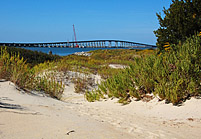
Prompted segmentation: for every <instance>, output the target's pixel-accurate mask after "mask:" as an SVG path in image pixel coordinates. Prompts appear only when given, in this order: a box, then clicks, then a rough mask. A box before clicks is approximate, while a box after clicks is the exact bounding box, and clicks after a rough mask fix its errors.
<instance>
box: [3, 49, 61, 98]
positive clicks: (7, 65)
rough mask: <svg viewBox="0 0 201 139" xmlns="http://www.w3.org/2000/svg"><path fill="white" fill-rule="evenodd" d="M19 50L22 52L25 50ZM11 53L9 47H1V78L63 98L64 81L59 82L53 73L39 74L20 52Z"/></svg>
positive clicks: (27, 88) (22, 87)
mask: <svg viewBox="0 0 201 139" xmlns="http://www.w3.org/2000/svg"><path fill="white" fill-rule="evenodd" d="M10 50H11V49H10ZM14 50H17V49H14ZM19 51H21V52H22V51H23V50H19ZM10 53H11V54H10ZM10 53H9V52H8V50H7V47H5V48H3V47H2V48H1V54H0V79H5V80H9V81H11V82H13V83H15V84H16V85H17V86H18V87H19V88H21V89H23V90H26V91H27V90H39V91H44V92H45V93H47V94H49V95H50V96H52V97H55V98H57V99H60V98H61V94H62V92H63V91H64V86H63V85H62V82H61V83H58V82H57V81H56V80H55V78H54V76H51V74H45V75H44V76H39V73H36V72H35V70H34V68H31V67H30V64H27V63H26V61H25V60H24V58H23V57H22V58H20V55H19V53H18V54H16V53H14V52H13V51H12V52H11V51H10ZM33 53H34V52H33ZM31 55H33V54H31ZM42 56H43V55H42ZM36 62H38V61H36ZM32 64H33V63H32Z"/></svg>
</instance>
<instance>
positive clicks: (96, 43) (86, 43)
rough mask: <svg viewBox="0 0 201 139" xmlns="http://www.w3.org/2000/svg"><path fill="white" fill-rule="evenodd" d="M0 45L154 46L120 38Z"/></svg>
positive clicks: (6, 44)
mask: <svg viewBox="0 0 201 139" xmlns="http://www.w3.org/2000/svg"><path fill="white" fill-rule="evenodd" d="M0 46H8V47H66V48H75V47H76V46H79V47H80V48H140V47H148V48H155V47H156V46H155V45H149V44H144V43H136V42H131V41H121V40H92V41H77V42H50V43H0Z"/></svg>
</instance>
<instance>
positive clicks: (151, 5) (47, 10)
mask: <svg viewBox="0 0 201 139" xmlns="http://www.w3.org/2000/svg"><path fill="white" fill-rule="evenodd" d="M170 4H171V0H0V5H1V8H0V42H58V41H74V34H73V24H74V25H75V30H76V36H77V40H78V41H82V40H103V39H107V40H109V39H115V40H125V41H133V42H140V43H147V44H156V39H157V38H156V37H155V35H154V33H153V31H154V30H157V28H159V22H158V19H157V17H156V13H159V12H161V13H162V10H163V7H165V8H169V6H170Z"/></svg>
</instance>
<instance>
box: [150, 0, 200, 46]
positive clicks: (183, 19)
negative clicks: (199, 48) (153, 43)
mask: <svg viewBox="0 0 201 139" xmlns="http://www.w3.org/2000/svg"><path fill="white" fill-rule="evenodd" d="M163 13H164V15H165V16H164V18H163V17H162V16H161V13H157V14H156V15H157V17H158V20H159V24H160V27H159V28H158V30H156V31H154V33H155V35H156V37H157V46H158V48H159V49H160V50H163V49H164V47H163V46H164V45H166V46H167V44H178V43H179V42H181V43H182V42H184V41H185V40H186V38H187V37H190V36H192V35H195V34H196V33H198V32H201V0H172V4H171V5H170V8H169V9H165V8H164V9H163Z"/></svg>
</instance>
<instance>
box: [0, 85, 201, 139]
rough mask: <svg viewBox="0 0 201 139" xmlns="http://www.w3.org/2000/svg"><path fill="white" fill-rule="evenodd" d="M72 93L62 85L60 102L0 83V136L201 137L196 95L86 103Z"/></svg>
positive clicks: (48, 138)
mask: <svg viewBox="0 0 201 139" xmlns="http://www.w3.org/2000/svg"><path fill="white" fill-rule="evenodd" d="M73 91H74V89H73V84H70V85H69V86H68V87H66V88H65V92H64V95H63V99H62V100H63V101H65V102H62V101H58V100H55V99H52V98H49V97H42V96H40V95H31V94H23V93H21V92H19V91H18V90H16V89H15V87H14V85H13V84H12V83H10V82H0V139H30V138H31V139H42V138H43V139H64V138H74V139H82V138H84V139H85V138H86V139H88V138H93V139H94V138H96V139H97V138H101V139H102V138H104V139H105V138H108V139H112V138H114V139H118V138H121V139H124V138H168V139H169V138H201V107H200V106H201V99H191V100H189V101H187V102H186V103H184V105H183V106H180V107H176V106H172V104H164V102H163V101H162V102H158V101H157V100H156V99H154V100H152V101H151V102H148V103H146V102H141V101H138V102H135V101H133V102H132V103H131V104H129V105H125V106H122V105H121V104H119V103H116V102H117V99H113V100H107V101H105V100H103V101H100V102H93V103H89V102H87V101H86V100H85V99H84V96H83V95H81V94H75V93H73ZM11 104H13V105H11ZM67 133H68V135H67Z"/></svg>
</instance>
